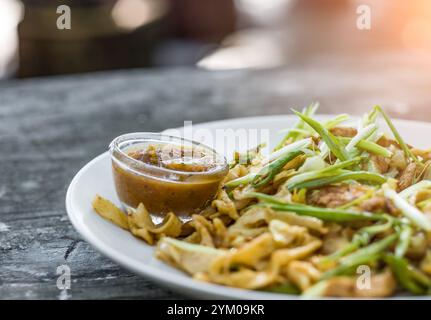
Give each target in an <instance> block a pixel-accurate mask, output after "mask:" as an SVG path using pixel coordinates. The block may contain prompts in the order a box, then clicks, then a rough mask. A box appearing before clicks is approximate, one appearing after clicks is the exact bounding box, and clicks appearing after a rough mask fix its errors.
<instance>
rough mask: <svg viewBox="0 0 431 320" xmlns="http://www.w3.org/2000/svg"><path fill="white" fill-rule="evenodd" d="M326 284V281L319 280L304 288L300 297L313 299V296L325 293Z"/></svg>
mask: <svg viewBox="0 0 431 320" xmlns="http://www.w3.org/2000/svg"><path fill="white" fill-rule="evenodd" d="M327 286H328V281H325V280H324V281H319V282H317V283H316V284H314V285H313V286H311V287H310V288H308V289H307V290H305V291H304V292H303V293H302V294H301V297H302V298H303V299H313V298H315V297H321V296H323V294H324V293H325V290H326V288H327Z"/></svg>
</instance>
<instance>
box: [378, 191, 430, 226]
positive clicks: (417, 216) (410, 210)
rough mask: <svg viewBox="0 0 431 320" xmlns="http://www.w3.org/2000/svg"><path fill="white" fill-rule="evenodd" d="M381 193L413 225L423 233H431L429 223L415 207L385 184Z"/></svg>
mask: <svg viewBox="0 0 431 320" xmlns="http://www.w3.org/2000/svg"><path fill="white" fill-rule="evenodd" d="M382 188H383V193H384V195H385V197H386V198H388V199H390V200H392V202H393V203H394V205H395V206H396V207H397V208H398V209H399V210H400V211H401V213H402V214H403V215H404V216H406V217H407V218H408V219H409V220H410V221H411V222H412V223H413V224H414V225H416V226H417V227H419V228H422V229H424V230H425V231H431V222H430V221H428V219H427V218H426V217H425V215H424V214H423V213H422V212H420V211H419V210H418V209H417V208H416V207H414V206H412V205H411V204H409V203H408V202H407V201H406V200H405V199H403V198H402V197H401V196H400V195H399V194H398V193H396V192H395V191H394V190H392V189H391V188H390V187H389V186H388V185H387V184H384V185H383V187H382Z"/></svg>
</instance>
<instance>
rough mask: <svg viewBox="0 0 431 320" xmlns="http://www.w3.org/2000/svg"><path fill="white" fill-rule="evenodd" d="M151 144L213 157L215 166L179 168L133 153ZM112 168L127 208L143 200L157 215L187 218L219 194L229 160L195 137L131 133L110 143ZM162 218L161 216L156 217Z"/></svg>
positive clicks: (133, 206) (116, 186)
mask: <svg viewBox="0 0 431 320" xmlns="http://www.w3.org/2000/svg"><path fill="white" fill-rule="evenodd" d="M150 145H158V146H165V145H167V146H168V147H169V146H171V145H174V146H178V147H184V148H187V150H199V151H203V152H204V153H205V154H206V155H208V156H211V159H212V160H211V161H213V164H214V166H212V167H210V168H208V170H206V171H191V172H190V171H179V170H172V169H169V168H166V167H163V166H159V165H154V164H150V163H146V162H143V161H139V160H136V159H135V158H133V157H131V156H129V154H130V153H131V152H136V151H139V150H146V149H147V148H148V147H149V146H150ZM109 149H110V154H111V160H112V170H113V174H114V181H115V188H116V191H117V194H118V197H119V199H120V201H121V203H122V205H123V206H124V208H125V209H126V210H129V209H132V210H133V209H135V208H136V207H137V206H138V205H139V204H140V203H143V204H144V205H145V207H146V208H147V210H148V211H149V212H150V213H151V214H152V215H153V217H159V218H163V217H164V215H166V214H167V213H168V212H170V211H171V212H173V213H175V214H176V215H177V216H178V217H180V218H181V219H182V220H183V221H186V220H190V217H191V215H192V214H195V213H199V211H200V210H202V209H203V208H204V207H205V206H207V205H208V204H209V203H210V201H211V200H212V199H213V198H214V196H215V195H216V193H217V191H218V188H219V185H220V182H221V181H222V179H223V178H224V177H225V176H226V174H227V172H228V165H227V162H226V159H225V158H224V157H223V156H221V155H219V154H218V153H217V152H216V151H214V150H213V149H211V148H209V147H207V146H205V145H203V144H201V143H198V142H194V141H191V140H187V139H183V138H179V137H174V136H169V135H164V134H160V133H147V132H137V133H128V134H124V135H121V136H119V137H117V138H115V139H114V140H113V141H112V142H111V144H110V147H109ZM156 220H158V219H156Z"/></svg>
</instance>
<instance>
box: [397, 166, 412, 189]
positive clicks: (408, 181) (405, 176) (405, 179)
mask: <svg viewBox="0 0 431 320" xmlns="http://www.w3.org/2000/svg"><path fill="white" fill-rule="evenodd" d="M416 168H417V165H416V163H413V162H412V163H409V164H408V165H407V167H406V168H405V169H404V171H403V172H402V173H401V175H400V177H399V178H398V191H402V190H404V189H406V188H408V187H410V186H411V185H412V184H413V181H414V178H415V174H416Z"/></svg>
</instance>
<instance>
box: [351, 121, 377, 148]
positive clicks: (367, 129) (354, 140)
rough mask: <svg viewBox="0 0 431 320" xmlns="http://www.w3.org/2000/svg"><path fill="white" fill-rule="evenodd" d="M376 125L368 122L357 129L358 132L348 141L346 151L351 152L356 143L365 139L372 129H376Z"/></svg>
mask: <svg viewBox="0 0 431 320" xmlns="http://www.w3.org/2000/svg"><path fill="white" fill-rule="evenodd" d="M376 129H377V126H376V125H375V124H370V125H368V126H366V127H365V128H363V129H362V130H360V131H358V133H357V134H356V135H355V136H354V137H353V138H352V139H351V140H350V141H349V143H348V144H347V146H346V151H347V152H351V151H352V150H353V148H355V147H356V145H357V144H358V143H359V142H360V141H363V140H366V139H367V138H368V137H369V136H370V135H371V134H372V133H374V131H376Z"/></svg>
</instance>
